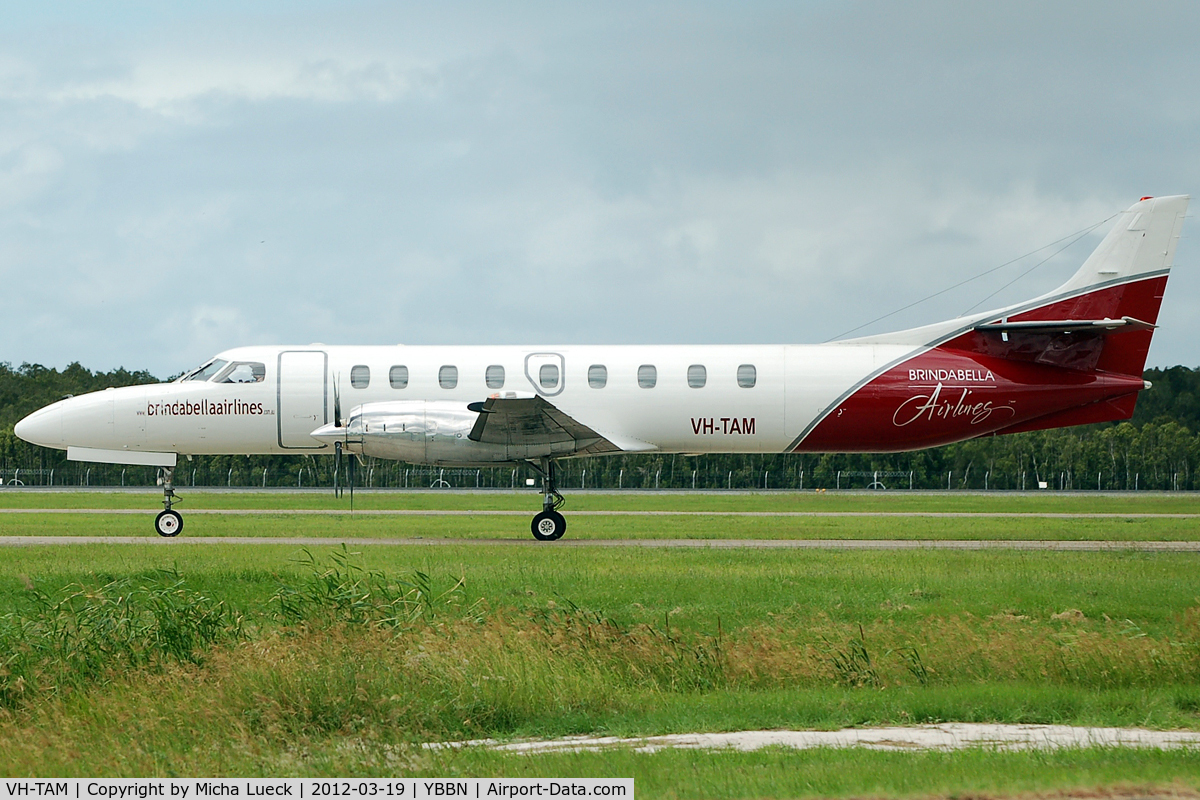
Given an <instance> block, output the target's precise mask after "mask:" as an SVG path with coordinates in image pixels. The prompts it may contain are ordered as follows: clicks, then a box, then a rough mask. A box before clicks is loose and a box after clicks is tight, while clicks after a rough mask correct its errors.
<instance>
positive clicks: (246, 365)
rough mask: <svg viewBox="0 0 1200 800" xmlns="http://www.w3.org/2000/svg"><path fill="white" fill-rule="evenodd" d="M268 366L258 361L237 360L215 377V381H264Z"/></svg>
mask: <svg viewBox="0 0 1200 800" xmlns="http://www.w3.org/2000/svg"><path fill="white" fill-rule="evenodd" d="M266 377H267V368H266V367H265V366H264V365H263V364H262V363H261V362H258V361H235V362H233V363H232V364H230V365H229V366H228V367H227V368H226V369H225V370H224V371H222V372H221V373H220V374H218V375H217V377H216V378H214V379H213V383H262V382H263V379H264V378H266Z"/></svg>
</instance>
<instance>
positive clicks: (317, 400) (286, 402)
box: [276, 350, 329, 450]
mask: <svg viewBox="0 0 1200 800" xmlns="http://www.w3.org/2000/svg"><path fill="white" fill-rule="evenodd" d="M328 362H329V357H328V356H327V355H326V354H325V353H324V352H323V351H320V350H285V351H284V352H282V353H280V354H279V384H278V389H277V390H276V392H277V393H276V400H277V407H276V408H277V414H278V416H277V419H278V420H279V446H280V447H286V448H288V449H290V450H320V449H321V448H323V447H325V445H323V444H321V443H320V442H318V441H317V440H316V439H314V438H312V437H311V436H309V434H310V433H312V432H313V431H315V430H316V429H317V428H319V427H321V426H322V425H324V424H325V423H327V422H329V403H328V397H329V387H328V377H327V375H328V369H327V367H328Z"/></svg>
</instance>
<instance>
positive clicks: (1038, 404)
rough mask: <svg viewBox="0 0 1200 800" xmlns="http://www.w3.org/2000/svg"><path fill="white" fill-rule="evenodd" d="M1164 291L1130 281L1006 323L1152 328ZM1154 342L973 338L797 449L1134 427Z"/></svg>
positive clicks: (885, 379)
mask: <svg viewBox="0 0 1200 800" xmlns="http://www.w3.org/2000/svg"><path fill="white" fill-rule="evenodd" d="M1166 284H1167V277H1166V276H1165V275H1160V276H1156V277H1153V278H1146V279H1143V280H1136V281H1131V282H1129V283H1125V284H1121V285H1119V286H1109V287H1106V288H1103V289H1097V290H1095V291H1091V292H1087V293H1085V294H1081V295H1079V296H1078V297H1072V298H1068V299H1065V300H1059V301H1055V302H1053V303H1049V304H1047V305H1044V306H1039V307H1038V308H1034V309H1030V310H1029V311H1023V312H1021V313H1019V314H1013V315H1011V316H1010V317H1009V318H1008V319H1009V321H1012V322H1019V321H1026V320H1067V319H1074V320H1086V319H1104V318H1109V319H1120V318H1121V317H1125V316H1128V317H1133V318H1134V319H1138V320H1142V321H1143V322H1149V323H1154V322H1155V321H1157V319H1158V309H1159V305H1160V304H1161V303H1162V295H1163V291H1164V289H1165V288H1166ZM1151 334H1152V331H1129V332H1120V333H1111V334H1108V335H1104V336H1102V335H1100V334H1088V335H1083V336H1075V337H1074V338H1067V339H1064V338H1062V337H1054V336H1049V335H1047V336H1045V341H1041V340H1039V339H1038V338H1037V337H1036V336H1033V337H1031V336H1024V335H1019V334H1015V333H1014V334H1013V335H1011V336H1008V337H1007V338H1005V337H1001V336H999V335H997V334H995V333H981V332H979V331H975V330H971V331H967V332H966V333H964V334H961V335H959V336H956V337H955V338H953V339H951V340H949V341H947V342H944V343H942V344H941V345H939V346H938V347H936V348H934V349H932V350H929V351H927V352H925V353H922V354H920V355H917V356H914V357H913V358H911V359H909V360H907V361H905V362H903V363H901V364H899V365H897V366H895V367H892V368H891V369H889V370H887V371H886V372H884V373H882V374H881V375H879V376H877V377H875V378H873V379H872V380H871V381H870V382H869V383H867V385H866V386H863V387H862V388H861V389H859V390H858V391H856V392H854V393H853V394H852V395H851V396H850V397H848V398H847V399H846V400H845V401H843V402H842V403H841V404H839V405H838V407H837V408H834V409H833V410H832V411H830V412H829V414H828V415H827V416H826V417H825V418H824V419H823V420H821V422H820V423H818V424H817V425H816V427H814V428H813V430H812V431H811V432H810V433H809V434H808V436H806V437H805V438H804V440H803V441H801V442H800V444H798V445H797V446H796V448H795V450H796V452H817V453H853V452H859V453H885V452H901V451H906V450H920V449H922V448H926V447H936V446H938V445H943V444H949V443H951V442H959V441H963V440H965V439H973V438H975V437H977V436H983V435H986V434H989V433H1000V432H1004V433H1007V432H1010V431H1017V430H1037V429H1041V428H1047V427H1063V426H1067V425H1080V424H1085V423H1090V422H1101V421H1107V420H1116V419H1128V418H1129V416H1132V414H1133V407H1134V404H1135V402H1136V396H1137V392H1139V391H1141V389H1142V388H1143V386H1144V384H1143V382H1142V377H1141V375H1142V370H1143V368H1144V366H1145V363H1146V353H1147V351H1148V350H1149V348H1150V337H1151ZM1106 401H1107V402H1106ZM1096 404H1100V405H1096Z"/></svg>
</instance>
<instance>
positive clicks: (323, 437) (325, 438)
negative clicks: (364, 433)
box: [309, 423, 346, 444]
mask: <svg viewBox="0 0 1200 800" xmlns="http://www.w3.org/2000/svg"><path fill="white" fill-rule="evenodd" d="M309 436H311V437H312V438H314V439H316V440H317V441H318V442H324V443H325V444H334V443H336V442H344V441H346V429H345V428H339V427H338V426H337V425H334V424H332V423H330V424H329V425H322V426H321V427H319V428H317V429H316V430H315V431H313V432H312V433H310V434H309Z"/></svg>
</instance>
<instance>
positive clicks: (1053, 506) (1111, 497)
mask: <svg viewBox="0 0 1200 800" xmlns="http://www.w3.org/2000/svg"><path fill="white" fill-rule="evenodd" d="M179 492H180V494H181V495H183V497H184V504H183V505H182V506H181V509H183V510H186V509H188V508H212V509H221V508H227V509H261V510H287V509H333V510H337V509H343V510H347V511H348V510H349V507H350V503H349V498H348V497H343V498H342V499H336V498H334V496H333V491H332V489H314V490H308V491H291V490H277V491H265V492H262V491H252V490H249V491H236V490H235V491H222V490H206V489H204V488H197V489H192V488H189V487H182V486H181V487H179ZM564 492H565V494H566V496H567V500H568V506H567V508H568V510H576V509H578V510H591V511H605V510H634V511H687V510H691V511H748V510H755V511H885V512H902V511H946V512H989V511H991V512H1027V513H1034V512H1045V513H1094V512H1100V513H1115V514H1122V513H1148V514H1160V513H1162V514H1165V513H1181V514H1196V513H1200V494H1197V493H1188V492H1066V493H1063V492H1040V493H1035V492H911V493H910V492H833V491H831V492H811V491H796V492H757V493H746V492H731V493H725V492H714V493H705V492H696V493H689V492H642V491H636V492H635V491H630V492H595V491H578V490H574V491H573V490H572V489H571V488H570V487H565V488H564ZM159 497H161V492H159V491H156V490H154V489H151V488H147V489H131V490H117V489H114V490H91V491H70V490H53V491H40V490H38V489H35V488H28V487H27V488H22V489H7V488H6V489H3V490H0V507H3V508H43V507H45V508H130V509H138V508H147V509H148V508H153V507H154V506H155V505H156V502H155V500H156V498H159ZM354 505H355V508H356V509H362V510H386V509H413V510H439V509H444V510H481V511H494V510H510V511H529V512H530V513H532V511H533V510H536V509H537V508H539V507H540V501H539V496H538V495H537V494H536V493H534V492H529V491H520V490H518V491H509V490H489V491H478V492H477V491H440V490H427V489H426V490H415V491H402V490H362V489H360V490H358V491H356V493H355V497H354Z"/></svg>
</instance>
